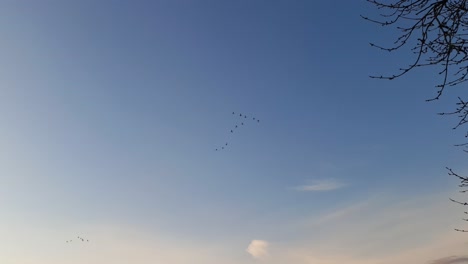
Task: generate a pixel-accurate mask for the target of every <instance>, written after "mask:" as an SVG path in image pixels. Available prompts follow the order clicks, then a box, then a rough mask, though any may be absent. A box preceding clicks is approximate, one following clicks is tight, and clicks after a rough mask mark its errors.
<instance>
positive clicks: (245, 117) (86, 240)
mask: <svg viewBox="0 0 468 264" xmlns="http://www.w3.org/2000/svg"><path fill="white" fill-rule="evenodd" d="M232 114H233V115H236V113H235V112H232ZM239 118H241V120H242V121H239V123H236V125H235V126H234V127H233V128H232V129H231V131H230V132H231V133H234V132H235V131H236V129H238V128H240V127H242V126H244V125H245V123H246V122H247V121H249V122H250V121H253V122H256V123H257V124H258V123H260V119H258V118H256V117H252V118H249V117H248V116H247V115H243V114H242V113H239ZM228 145H229V144H228V142H226V143H225V144H224V145H223V146H221V147H219V148H216V149H215V151H220V150H224V149H226V148H227V146H228ZM77 238H78V239H77V240H78V241H79V242H89V239H84V238H82V237H79V236H78V237H77ZM72 242H73V240H72V239H70V240H67V241H66V243H72Z"/></svg>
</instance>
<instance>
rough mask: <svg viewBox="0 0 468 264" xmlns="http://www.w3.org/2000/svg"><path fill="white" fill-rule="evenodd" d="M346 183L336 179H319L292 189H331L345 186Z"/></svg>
mask: <svg viewBox="0 0 468 264" xmlns="http://www.w3.org/2000/svg"><path fill="white" fill-rule="evenodd" d="M345 186H346V185H345V184H343V183H342V182H338V181H336V180H320V181H314V182H312V183H311V184H307V185H301V186H297V187H295V188H294V189H295V190H297V191H303V192H320V191H333V190H337V189H340V188H343V187H345Z"/></svg>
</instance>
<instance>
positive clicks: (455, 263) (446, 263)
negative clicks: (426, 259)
mask: <svg viewBox="0 0 468 264" xmlns="http://www.w3.org/2000/svg"><path fill="white" fill-rule="evenodd" d="M466 263H468V257H457V256H452V257H447V258H441V259H437V260H434V261H432V262H431V264H466Z"/></svg>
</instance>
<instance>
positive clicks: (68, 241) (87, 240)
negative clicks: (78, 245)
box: [66, 237, 89, 243]
mask: <svg viewBox="0 0 468 264" xmlns="http://www.w3.org/2000/svg"><path fill="white" fill-rule="evenodd" d="M77 238H78V241H80V240H81V242H85V241H86V242H89V239H84V238H82V237H77ZM66 242H67V243H71V242H73V240H72V239H70V240H67V241H66Z"/></svg>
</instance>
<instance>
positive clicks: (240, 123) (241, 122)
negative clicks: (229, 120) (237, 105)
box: [215, 112, 260, 151]
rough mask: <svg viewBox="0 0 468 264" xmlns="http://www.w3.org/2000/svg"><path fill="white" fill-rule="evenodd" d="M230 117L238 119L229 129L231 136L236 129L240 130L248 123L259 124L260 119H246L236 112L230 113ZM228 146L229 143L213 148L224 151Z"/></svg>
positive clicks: (245, 116) (243, 115)
mask: <svg viewBox="0 0 468 264" xmlns="http://www.w3.org/2000/svg"><path fill="white" fill-rule="evenodd" d="M232 115H233V116H236V117H238V118H239V121H238V122H237V123H236V124H235V125H234V126H233V127H232V128H231V129H230V133H232V134H234V133H235V132H236V130H237V129H240V128H241V127H244V126H245V125H246V124H247V123H249V122H254V123H257V124H259V123H260V119H258V118H256V117H248V116H247V115H245V114H242V113H236V112H232ZM228 146H229V143H228V142H225V143H224V144H223V145H221V146H219V147H217V148H215V151H222V150H225V149H227V148H228Z"/></svg>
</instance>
